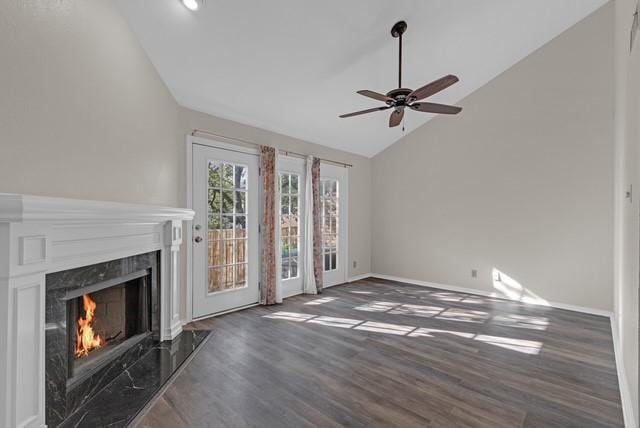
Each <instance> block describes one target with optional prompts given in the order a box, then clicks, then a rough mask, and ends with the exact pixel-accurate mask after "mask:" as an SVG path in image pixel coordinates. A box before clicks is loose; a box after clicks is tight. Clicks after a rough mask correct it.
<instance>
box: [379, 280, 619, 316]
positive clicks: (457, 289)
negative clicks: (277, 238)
mask: <svg viewBox="0 0 640 428" xmlns="http://www.w3.org/2000/svg"><path fill="white" fill-rule="evenodd" d="M369 276H372V277H374V278H380V279H386V280H389V281H398V282H406V283H408V284H412V285H419V286H421V287H431V288H438V289H441V290H447V291H455V292H458V293H466V294H476V295H478V296H484V297H493V298H498V299H503V300H510V301H513V302H518V301H519V300H517V299H509V298H508V297H506V296H496V295H495V294H493V293H491V292H489V291H485V290H478V289H476V288H465V287H458V286H455V285H447V284H438V283H436V282H429V281H421V280H418V279H411V278H403V277H399V276H393V275H385V274H380V273H372V274H369ZM547 303H548V305H544V304H539V303H530V302H527V303H526V304H527V305H538V306H548V307H552V308H557V309H565V310H568V311H573V312H582V313H585V314H590V315H599V316H602V317H607V318H610V317H611V316H612V315H613V314H612V313H611V312H610V311H605V310H603V309H594V308H587V307H583V306H575V305H569V304H566V303H555V302H547Z"/></svg>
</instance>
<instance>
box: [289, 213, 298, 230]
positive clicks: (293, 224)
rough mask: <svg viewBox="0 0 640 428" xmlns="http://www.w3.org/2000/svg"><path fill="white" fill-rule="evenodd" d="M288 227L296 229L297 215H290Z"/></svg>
mask: <svg viewBox="0 0 640 428" xmlns="http://www.w3.org/2000/svg"><path fill="white" fill-rule="evenodd" d="M289 226H291V227H296V228H297V227H298V216H297V215H292V216H291V217H290V221H289Z"/></svg>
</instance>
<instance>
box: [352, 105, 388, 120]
mask: <svg viewBox="0 0 640 428" xmlns="http://www.w3.org/2000/svg"><path fill="white" fill-rule="evenodd" d="M390 108H391V106H384V107H376V108H368V109H366V110H360V111H354V112H353V113H347V114H341V115H340V117H341V118H345V117H351V116H358V115H361V114H367V113H373V112H374V111H381V110H387V109H390Z"/></svg>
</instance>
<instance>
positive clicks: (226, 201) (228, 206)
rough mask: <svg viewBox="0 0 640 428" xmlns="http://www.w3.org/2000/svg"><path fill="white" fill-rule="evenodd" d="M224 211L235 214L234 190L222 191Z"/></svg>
mask: <svg viewBox="0 0 640 428" xmlns="http://www.w3.org/2000/svg"><path fill="white" fill-rule="evenodd" d="M222 213H223V214H233V192H232V191H230V190H225V191H223V192H222Z"/></svg>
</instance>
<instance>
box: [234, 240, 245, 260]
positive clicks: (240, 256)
mask: <svg viewBox="0 0 640 428" xmlns="http://www.w3.org/2000/svg"><path fill="white" fill-rule="evenodd" d="M246 262H247V240H246V239H237V240H236V259H235V263H246Z"/></svg>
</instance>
